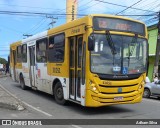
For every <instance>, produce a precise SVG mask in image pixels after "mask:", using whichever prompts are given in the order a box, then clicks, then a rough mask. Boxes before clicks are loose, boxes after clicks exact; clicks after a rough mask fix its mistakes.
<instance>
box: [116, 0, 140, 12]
mask: <svg viewBox="0 0 160 128" xmlns="http://www.w3.org/2000/svg"><path fill="white" fill-rule="evenodd" d="M141 1H142V0H139V1H138V2H136V3H134V4H132V5H131V6H129V7H127V8H125V9H124V10H122V11H120V12H118V13H117V14H116V15H118V14H120V13H122V12H124V11H126V10H127V9H129V8H131V7H133V6H134V5H136V4H138V3H140V2H141Z"/></svg>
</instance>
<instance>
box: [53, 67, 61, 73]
mask: <svg viewBox="0 0 160 128" xmlns="http://www.w3.org/2000/svg"><path fill="white" fill-rule="evenodd" d="M53 73H61V70H60V68H53Z"/></svg>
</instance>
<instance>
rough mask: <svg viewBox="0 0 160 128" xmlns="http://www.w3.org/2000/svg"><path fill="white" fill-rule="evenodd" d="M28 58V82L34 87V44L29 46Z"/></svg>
mask: <svg viewBox="0 0 160 128" xmlns="http://www.w3.org/2000/svg"><path fill="white" fill-rule="evenodd" d="M29 58H30V84H31V87H33V88H34V87H35V46H30V47H29Z"/></svg>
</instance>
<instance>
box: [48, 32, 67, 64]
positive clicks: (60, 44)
mask: <svg viewBox="0 0 160 128" xmlns="http://www.w3.org/2000/svg"><path fill="white" fill-rule="evenodd" d="M64 43H65V36H64V34H58V35H54V36H51V37H50V38H49V51H48V60H49V61H50V62H63V61H64Z"/></svg>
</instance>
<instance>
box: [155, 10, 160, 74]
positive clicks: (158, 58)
mask: <svg viewBox="0 0 160 128" xmlns="http://www.w3.org/2000/svg"><path fill="white" fill-rule="evenodd" d="M157 28H158V35H157V46H156V55H155V64H154V76H155V75H156V74H158V73H159V71H158V70H160V69H158V65H159V61H160V11H159V13H158V25H157ZM159 75H160V74H159Z"/></svg>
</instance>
